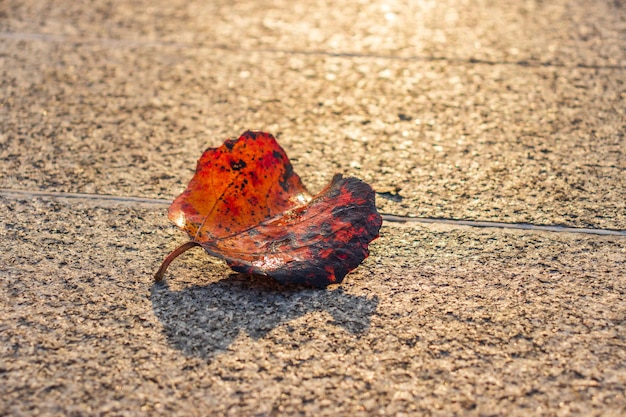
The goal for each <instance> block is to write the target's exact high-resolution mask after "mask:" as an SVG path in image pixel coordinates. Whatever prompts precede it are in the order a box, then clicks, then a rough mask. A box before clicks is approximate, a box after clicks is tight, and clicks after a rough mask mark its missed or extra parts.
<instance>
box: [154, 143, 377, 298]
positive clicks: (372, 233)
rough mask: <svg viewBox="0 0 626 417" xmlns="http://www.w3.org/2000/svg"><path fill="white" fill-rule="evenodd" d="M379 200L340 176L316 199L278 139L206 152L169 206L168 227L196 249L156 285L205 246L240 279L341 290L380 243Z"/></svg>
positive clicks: (357, 182) (367, 188) (354, 180)
mask: <svg viewBox="0 0 626 417" xmlns="http://www.w3.org/2000/svg"><path fill="white" fill-rule="evenodd" d="M374 200H375V196H374V191H373V190H372V188H371V187H370V186H369V185H368V184H366V183H364V182H363V181H361V180H359V179H357V178H344V177H342V176H341V175H340V174H337V175H335V177H334V178H333V179H332V181H331V183H330V185H328V186H327V187H326V188H325V189H324V190H323V191H321V192H320V193H319V194H318V195H316V196H314V197H312V196H311V194H309V192H308V191H307V190H306V188H305V187H304V185H302V182H301V181H300V177H298V175H297V174H296V173H294V172H293V167H292V166H291V163H290V162H289V159H288V158H287V155H286V154H285V151H284V150H283V149H282V148H281V147H280V146H279V145H278V143H277V142H276V140H275V139H274V137H273V136H272V135H270V134H268V133H263V132H250V131H248V132H245V133H244V134H243V135H242V136H241V137H240V138H239V139H237V140H227V141H226V142H224V144H223V145H222V146H220V147H219V148H209V149H207V150H206V151H205V152H204V154H203V155H202V157H201V158H200V160H199V161H198V166H197V168H196V174H195V175H194V177H193V178H192V179H191V181H190V182H189V185H188V186H187V189H186V190H185V191H184V192H183V193H182V194H181V195H180V196H179V197H178V198H177V199H176V200H174V202H173V203H172V205H171V206H170V209H169V218H170V220H172V221H173V222H174V223H175V224H176V225H177V226H179V227H181V228H182V229H184V230H185V231H186V232H187V233H188V234H189V236H190V238H191V241H190V242H187V243H186V244H184V245H182V246H181V247H179V248H177V249H176V250H174V251H173V252H172V253H171V254H170V255H168V257H167V258H166V259H165V261H164V262H163V264H162V265H161V268H160V269H159V271H158V272H157V274H156V276H155V278H156V279H157V280H161V279H162V278H163V274H164V273H165V270H166V269H167V266H168V265H169V263H170V262H171V261H172V260H173V259H174V258H176V257H177V256H178V255H180V254H181V253H183V252H184V251H186V250H187V249H189V248H191V247H193V246H202V247H203V248H204V249H205V250H206V251H207V252H208V253H209V254H211V255H214V256H217V257H219V258H223V259H225V260H226V262H227V263H228V265H229V266H230V267H231V268H232V269H234V270H235V271H238V272H243V273H249V274H260V275H269V276H271V277H272V278H274V279H276V280H277V281H278V282H280V283H282V284H309V285H314V286H316V287H326V286H327V285H330V284H336V283H340V282H341V281H342V280H343V278H344V276H345V275H346V274H347V273H348V272H350V271H351V270H353V269H354V268H356V267H357V266H358V265H359V264H360V263H361V262H362V261H363V259H365V258H366V257H367V256H368V254H369V252H368V244H369V243H370V242H371V241H372V240H374V239H375V238H376V237H378V230H379V229H380V226H381V223H382V219H381V217H380V215H379V214H378V213H377V211H376V206H375V201H374Z"/></svg>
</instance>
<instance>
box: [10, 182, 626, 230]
mask: <svg viewBox="0 0 626 417" xmlns="http://www.w3.org/2000/svg"><path fill="white" fill-rule="evenodd" d="M0 195H3V196H5V197H9V198H14V199H17V198H20V197H23V198H29V199H33V198H36V197H50V198H55V199H76V200H87V201H111V202H116V203H120V204H122V205H130V204H147V205H149V206H165V205H169V204H171V203H172V202H171V201H170V200H166V199H160V198H143V197H124V196H115V195H106V194H87V193H63V192H54V191H28V190H16V189H11V188H0ZM381 217H382V218H383V220H384V221H385V222H387V223H404V224H406V223H431V224H447V225H452V226H465V227H483V228H499V229H517V230H531V231H542V232H560V233H584V234H593V235H605V236H607V235H608V236H626V230H612V229H589V228H578V227H567V226H557V225H547V226H543V225H534V224H530V223H504V222H493V221H480V220H455V219H442V218H432V217H410V216H398V215H395V214H388V213H381Z"/></svg>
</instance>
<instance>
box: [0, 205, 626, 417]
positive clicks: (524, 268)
mask: <svg viewBox="0 0 626 417" xmlns="http://www.w3.org/2000/svg"><path fill="white" fill-rule="evenodd" d="M0 207H1V208H0V210H1V211H2V213H1V215H2V218H3V219H4V220H3V239H2V240H1V241H0V246H2V250H1V251H0V254H1V255H0V257H1V258H0V262H1V263H2V265H3V268H2V270H1V271H0V276H1V279H0V300H1V301H0V330H1V331H0V335H1V336H0V337H1V338H2V342H1V343H0V349H1V353H0V358H1V362H0V363H1V367H0V368H1V371H0V384H1V385H2V388H3V389H2V390H3V402H2V407H1V412H2V413H3V414H10V415H35V414H36V415H60V414H62V415H93V414H116V415H119V414H124V415H137V414H151V415H157V414H158V415H206V414H215V415H221V414H229V415H253V414H254V415H281V414H307V415H346V414H356V415H373V414H391V415H402V414H428V415H450V414H453V413H462V414H465V415H524V414H528V413H531V414H533V415H566V414H579V415H588V416H589V415H620V414H621V413H623V412H624V411H626V409H625V407H624V404H626V398H625V397H624V390H623V388H624V386H625V385H626V368H625V364H626V353H625V352H626V339H625V338H624V334H626V328H625V324H624V315H625V313H626V302H625V301H624V294H625V292H626V277H625V276H624V274H623V270H624V265H625V263H626V241H625V240H624V238H622V237H612V236H608V237H600V236H587V235H584V234H558V233H542V232H532V233H529V232H523V231H513V230H494V229H489V230H480V229H474V228H454V227H450V226H442V225H429V226H426V227H421V226H415V225H412V226H385V227H383V229H382V230H381V238H380V239H379V240H377V241H375V242H374V244H373V245H372V254H371V256H370V257H369V258H368V259H367V260H366V261H365V262H364V263H363V265H361V266H360V267H359V268H358V269H357V270H356V271H354V272H353V273H352V274H350V275H348V277H347V278H346V281H345V282H344V284H343V285H342V286H341V287H340V288H337V287H335V288H330V289H329V290H326V291H324V290H315V289H306V288H297V287H295V288H284V287H280V286H278V285H277V284H274V283H272V282H271V281H268V280H264V279H261V278H253V277H248V276H242V275H235V274H232V273H231V272H229V269H228V268H227V267H226V266H225V265H224V264H222V263H221V262H220V261H217V260H215V259H212V258H209V257H208V256H206V255H202V253H201V252H200V251H198V252H197V253H193V252H191V253H189V254H187V255H185V256H183V257H181V258H179V259H177V260H176V261H175V262H174V263H173V264H172V265H171V267H170V270H169V272H168V274H167V282H166V283H165V284H163V285H161V284H155V283H153V281H152V274H153V273H154V271H155V270H156V268H157V267H158V265H159V263H160V261H161V259H162V258H163V256H164V255H165V253H166V252H167V251H168V250H169V249H172V248H173V247H174V245H175V244H176V243H177V242H180V241H182V236H181V233H180V232H179V231H177V230H175V228H174V227H173V226H170V225H168V224H167V222H166V220H165V216H164V215H163V208H153V207H144V206H141V205H139V206H129V205H118V203H106V202H104V203H103V202H97V203H96V204H94V203H93V202H89V201H77V200H75V199H72V200H57V199H46V198H35V199H22V198H17V199H7V198H3V199H2V205H0Z"/></svg>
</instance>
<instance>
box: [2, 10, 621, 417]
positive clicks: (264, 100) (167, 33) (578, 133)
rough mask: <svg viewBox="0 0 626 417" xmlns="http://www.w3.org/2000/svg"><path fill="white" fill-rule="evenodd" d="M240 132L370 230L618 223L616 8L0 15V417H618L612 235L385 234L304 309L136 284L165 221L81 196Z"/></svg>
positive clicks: (216, 265)
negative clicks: (341, 182)
mask: <svg viewBox="0 0 626 417" xmlns="http://www.w3.org/2000/svg"><path fill="white" fill-rule="evenodd" d="M247 129H253V130H264V131H268V132H270V133H273V134H274V135H276V136H277V137H278V140H279V142H280V143H281V145H282V146H283V147H284V148H285V150H286V151H287V154H288V155H289V157H290V158H291V159H292V162H293V164H294V167H295V169H296V172H298V173H299V174H300V176H301V177H302V178H303V181H304V183H305V184H306V185H307V186H308V187H309V188H310V189H311V191H314V192H315V191H317V190H320V189H321V188H322V187H323V186H324V185H325V184H326V183H327V182H328V181H330V179H331V178H332V176H333V174H335V173H343V174H345V175H353V176H357V177H359V178H362V179H363V180H365V181H367V182H368V183H370V184H371V185H372V186H373V187H374V188H375V189H376V190H377V191H378V192H379V193H380V194H379V197H380V198H378V201H377V204H378V206H379V208H380V210H381V211H383V212H385V213H393V214H397V215H404V216H419V217H429V218H444V219H463V220H482V221H496V222H504V223H519V222H527V223H532V224H535V225H565V226H569V227H586V228H597V229H618V230H624V229H626V165H625V161H626V154H625V152H626V139H625V137H624V132H625V131H626V4H625V3H624V1H620V0H615V1H599V0H598V1H591V0H589V1H585V0H557V1H554V2H541V1H533V0H530V1H525V2H517V1H509V0H505V1H498V2H494V1H478V0H477V1H472V2H467V1H460V0H446V1H437V2H435V1H404V2H401V1H386V2H375V1H371V2H370V1H346V0H342V1H339V2H295V3H294V2H288V1H282V0H262V1H251V0H244V1H237V2H232V1H229V2H225V1H221V0H220V1H211V2H208V1H181V0H173V1H163V0H155V1H132V2H129V1H121V0H112V1H101V0H93V1H90V2H69V1H31V0H26V1H19V2H18V1H13V0H8V1H0V392H1V393H2V394H1V395H0V416H3V415H16V416H20V415H24V416H30V415H44V416H48V415H50V416H57V415H59V416H61V415H63V416H73V415H75V416H80V415H90V416H91V415H167V416H172V415H180V416H189V415H258V416H266V415H267V416H269V415H311V416H320V415H329V416H330V415H332V416H336V415H358V416H360V415H364V416H365V415H398V416H402V415H432V416H446V415H468V416H495V415H506V416H527V415H538V416H561V415H563V416H566V415H568V416H569V415H580V416H619V415H624V414H626V405H625V404H626V398H625V394H624V392H626V365H625V364H626V353H625V352H626V338H625V336H624V335H626V327H625V326H626V324H625V321H624V318H625V317H626V295H625V294H626V274H625V273H624V270H626V240H625V238H624V237H623V236H594V235H587V234H583V233H548V232H538V231H524V230H510V229H496V228H483V229H478V228H469V227H459V226H453V225H443V224H436V223H435V224H429V225H420V224H416V223H408V224H395V223H385V224H384V225H383V228H382V229H381V236H380V239H378V240H376V241H374V242H373V244H372V245H371V255H370V257H369V258H367V259H366V260H365V262H364V263H363V264H362V265H361V266H360V267H359V268H357V269H356V270H355V271H354V272H352V273H351V274H349V275H348V276H347V277H346V280H345V281H344V283H343V284H342V285H341V286H339V287H338V286H335V287H331V288H329V289H328V290H325V291H320V290H313V289H308V288H302V287H281V286H279V285H277V284H276V283H274V282H272V281H271V280H267V279H262V278H260V277H249V276H244V275H237V274H233V273H232V271H230V270H229V269H228V268H227V267H226V266H225V265H224V264H223V263H222V262H221V261H218V260H216V259H214V258H211V257H208V256H207V255H206V254H204V253H203V252H202V251H201V250H199V249H195V250H193V251H190V252H188V253H186V254H185V255H183V256H181V257H180V258H178V259H177V260H176V261H175V262H174V263H173V264H172V265H171V266H170V268H169V270H168V272H167V275H166V281H165V283H163V284H154V283H153V280H152V275H153V274H154V272H155V271H156V269H157V268H158V266H159V264H160V262H161V260H162V259H163V257H164V256H165V255H166V254H167V253H168V252H169V251H170V250H172V249H173V248H174V247H176V246H177V245H178V244H181V243H183V242H184V238H185V236H184V233H183V232H181V231H179V230H176V228H175V227H174V226H173V225H171V224H170V223H169V222H168V220H167V218H166V213H165V212H166V207H167V205H163V204H158V203H157V202H140V201H132V200H127V201H124V200H106V199H102V198H98V195H114V196H135V197H144V198H155V199H162V200H171V199H172V198H174V197H175V196H177V195H178V193H180V192H181V191H182V190H183V189H184V187H185V185H186V183H187V181H188V180H189V179H190V178H191V175H192V173H193V170H194V168H195V163H196V160H197V158H198V157H199V156H200V154H201V153H202V151H203V150H204V149H205V148H207V147H210V146H218V145H220V144H221V143H222V142H223V140H224V139H226V138H229V137H231V138H232V137H237V136H239V135H240V134H241V133H242V132H243V131H244V130H247ZM10 190H31V191H43V192H57V193H61V195H62V194H63V193H86V194H92V195H93V196H92V197H89V196H86V197H82V198H70V196H66V197H62V196H61V197H59V196H57V197H50V196H48V197H46V196H41V195H28V194H19V193H14V192H13V193H12V192H10Z"/></svg>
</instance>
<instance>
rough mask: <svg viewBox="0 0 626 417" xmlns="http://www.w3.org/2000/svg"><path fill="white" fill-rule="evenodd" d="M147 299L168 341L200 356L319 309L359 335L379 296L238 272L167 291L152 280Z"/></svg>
mask: <svg viewBox="0 0 626 417" xmlns="http://www.w3.org/2000/svg"><path fill="white" fill-rule="evenodd" d="M150 298H151V300H152V307H153V309H154V312H155V314H156V316H157V317H158V318H159V320H160V321H161V323H162V324H163V326H164V331H165V334H166V336H167V338H168V341H169V342H170V344H171V345H172V346H173V347H175V348H176V349H179V350H181V351H182V352H183V353H184V354H186V355H189V356H198V357H201V358H205V359H210V358H212V357H213V356H215V354H216V353H219V352H220V351H223V350H225V349H227V348H228V346H229V345H230V344H231V343H232V342H233V340H235V338H236V337H237V336H238V335H239V333H240V332H242V331H243V332H245V333H247V334H248V335H250V336H251V337H252V338H254V339H260V338H262V337H264V336H265V335H266V334H267V333H268V332H270V331H271V330H273V329H275V328H276V327H278V326H280V325H281V324H283V323H286V322H289V321H291V320H294V319H297V318H298V317H301V316H304V315H306V314H309V313H312V312H318V311H319V312H321V311H326V312H328V313H329V314H330V315H331V316H332V317H333V320H334V321H333V322H331V323H333V324H335V325H337V326H341V327H343V328H344V329H346V330H348V331H349V332H351V333H353V334H356V335H358V334H363V333H365V332H367V330H368V329H369V327H370V320H371V316H372V315H373V314H374V313H375V312H376V308H377V307H378V297H375V296H374V297H371V298H367V297H365V296H355V295H350V294H346V293H345V292H344V291H343V289H342V288H338V289H335V290H332V291H331V290H319V289H312V288H305V287H301V286H290V287H284V286H280V285H279V284H276V283H274V282H273V281H271V280H270V279H265V278H263V277H250V276H248V275H241V274H233V275H230V276H229V277H228V278H226V279H224V280H221V281H218V282H214V283H211V284H208V285H206V286H192V287H189V288H185V289H183V290H180V291H172V290H171V289H170V287H169V286H168V284H167V282H165V281H164V282H160V283H155V284H154V285H153V286H152V290H151V295H150Z"/></svg>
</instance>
